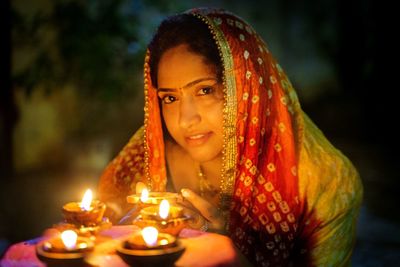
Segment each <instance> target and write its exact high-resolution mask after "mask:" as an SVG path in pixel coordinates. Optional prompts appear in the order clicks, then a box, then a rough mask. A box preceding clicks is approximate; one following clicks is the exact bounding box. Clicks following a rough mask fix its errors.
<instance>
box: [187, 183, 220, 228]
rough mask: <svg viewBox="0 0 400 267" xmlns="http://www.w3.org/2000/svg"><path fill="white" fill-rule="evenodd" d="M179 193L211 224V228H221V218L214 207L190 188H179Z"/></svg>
mask: <svg viewBox="0 0 400 267" xmlns="http://www.w3.org/2000/svg"><path fill="white" fill-rule="evenodd" d="M181 193H182V196H183V197H184V198H185V199H186V200H188V201H189V202H190V203H191V204H192V205H193V206H194V207H195V208H196V209H197V210H198V211H199V212H200V213H201V215H203V217H204V218H206V219H207V220H208V221H209V222H210V223H211V224H212V225H211V227H212V228H214V229H217V230H221V229H222V228H223V219H222V217H221V216H220V214H219V212H218V209H217V208H216V207H214V206H213V205H212V204H211V203H210V202H208V201H207V200H205V199H204V198H202V197H201V196H199V195H197V194H196V193H194V192H193V191H192V190H190V189H186V188H184V189H182V190H181Z"/></svg>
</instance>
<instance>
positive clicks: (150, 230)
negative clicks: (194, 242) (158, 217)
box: [117, 226, 185, 266]
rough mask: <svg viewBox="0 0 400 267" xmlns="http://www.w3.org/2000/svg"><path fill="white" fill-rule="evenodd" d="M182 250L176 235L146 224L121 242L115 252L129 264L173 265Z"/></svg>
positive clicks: (183, 248) (182, 247)
mask: <svg viewBox="0 0 400 267" xmlns="http://www.w3.org/2000/svg"><path fill="white" fill-rule="evenodd" d="M184 250H185V247H184V246H183V245H182V243H181V241H180V240H179V239H178V238H177V237H174V236H173V235H170V234H168V233H159V232H158V230H157V228H155V227H152V226H147V227H145V228H143V229H142V231H141V232H140V233H137V234H134V235H132V236H131V237H129V238H128V239H126V240H124V241H123V242H121V243H120V245H119V246H118V247H117V254H118V255H119V256H120V257H121V259H122V260H123V261H124V262H126V263H127V264H129V265H130V266H174V262H175V261H177V260H178V259H179V258H180V257H181V255H182V254H183V252H184Z"/></svg>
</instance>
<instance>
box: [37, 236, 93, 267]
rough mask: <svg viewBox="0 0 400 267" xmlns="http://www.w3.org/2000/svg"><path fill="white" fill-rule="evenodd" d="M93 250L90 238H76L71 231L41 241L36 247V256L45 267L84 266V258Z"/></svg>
mask: <svg viewBox="0 0 400 267" xmlns="http://www.w3.org/2000/svg"><path fill="white" fill-rule="evenodd" d="M93 248H94V244H93V242H92V241H91V240H90V238H86V237H81V236H78V235H77V233H76V232H75V231H73V230H66V231H64V232H62V233H61V235H60V236H57V237H54V238H51V239H49V240H45V241H42V242H40V243H38V244H37V245H36V256H37V257H38V259H39V260H40V261H42V262H44V263H46V265H47V266H61V267H64V266H70V267H78V266H84V265H85V264H84V257H85V255H86V254H87V253H89V252H91V251H92V250H93Z"/></svg>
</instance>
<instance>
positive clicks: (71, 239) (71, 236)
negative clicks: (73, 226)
mask: <svg viewBox="0 0 400 267" xmlns="http://www.w3.org/2000/svg"><path fill="white" fill-rule="evenodd" d="M77 239H78V235H77V234H76V233H75V231H72V230H66V231H64V232H62V233H61V240H62V242H63V243H64V246H65V247H66V248H67V249H73V248H75V246H76V240H77Z"/></svg>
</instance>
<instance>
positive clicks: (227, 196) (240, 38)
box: [144, 9, 303, 264]
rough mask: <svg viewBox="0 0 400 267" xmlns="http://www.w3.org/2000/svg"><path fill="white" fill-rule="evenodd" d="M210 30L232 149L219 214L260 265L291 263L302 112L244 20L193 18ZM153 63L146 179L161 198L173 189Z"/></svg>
mask: <svg viewBox="0 0 400 267" xmlns="http://www.w3.org/2000/svg"><path fill="white" fill-rule="evenodd" d="M187 13H188V14H192V15H193V16H195V17H197V18H198V19H200V20H202V21H203V22H204V23H205V24H207V26H208V27H209V29H210V31H211V33H212V36H213V38H214V40H210V41H214V42H215V43H216V45H217V46H218V49H219V52H220V56H221V58H222V63H223V83H224V96H225V104H224V118H223V120H224V147H223V166H222V170H221V173H222V174H221V195H220V205H219V208H220V210H221V212H223V213H224V214H225V216H226V219H227V221H228V223H227V228H228V229H229V232H230V235H231V237H232V239H233V240H234V241H235V243H236V245H237V246H238V247H239V248H240V249H241V251H242V252H243V253H244V254H245V255H246V256H248V257H249V258H251V259H252V260H254V261H256V262H265V259H274V260H273V262H271V264H277V263H285V262H287V260H288V257H289V255H290V253H291V251H292V249H293V246H294V240H295V236H296V233H297V229H298V227H299V225H298V217H299V214H300V213H301V212H300V211H301V209H302V208H303V207H301V203H302V201H300V200H299V192H298V175H297V162H298V148H297V147H296V139H300V138H301V137H300V135H301V134H302V131H301V129H299V125H301V122H300V121H299V120H301V116H299V114H300V105H299V102H298V99H297V96H296V93H295V92H294V90H293V88H292V85H291V83H290V82H289V80H288V78H287V76H286V74H285V73H284V71H283V70H282V68H281V66H280V65H279V64H278V63H277V62H276V61H275V59H274V58H273V57H272V55H271V54H270V52H269V50H268V48H267V46H266V44H265V43H264V41H263V40H262V39H261V37H260V36H259V35H258V34H257V33H256V32H255V31H254V29H253V28H251V27H250V26H249V25H248V24H247V23H246V22H245V21H243V20H242V19H241V18H239V17H237V16H235V15H233V14H231V13H229V12H226V11H223V10H216V9H192V10H189V11H187ZM150 57H151V52H150V51H148V52H147V55H146V60H145V73H144V81H145V129H144V130H145V135H144V137H145V171H146V177H147V179H148V184H149V185H150V186H151V190H153V191H164V190H165V188H166V184H167V177H166V167H165V153H164V140H163V135H164V134H163V132H162V122H161V115H160V114H161V113H160V107H159V102H158V101H159V100H158V97H157V92H156V88H154V86H153V85H152V82H151V78H150V69H149V59H150Z"/></svg>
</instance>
